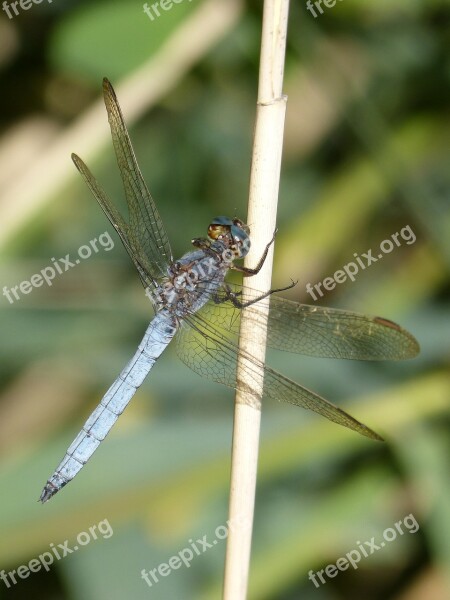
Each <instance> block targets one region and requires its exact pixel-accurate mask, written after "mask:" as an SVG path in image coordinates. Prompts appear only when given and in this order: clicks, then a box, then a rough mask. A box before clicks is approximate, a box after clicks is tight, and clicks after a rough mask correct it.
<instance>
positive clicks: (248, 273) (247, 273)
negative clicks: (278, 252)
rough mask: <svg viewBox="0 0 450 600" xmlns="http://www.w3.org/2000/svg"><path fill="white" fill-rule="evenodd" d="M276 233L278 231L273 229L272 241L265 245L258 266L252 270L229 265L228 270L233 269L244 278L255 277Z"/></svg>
mask: <svg viewBox="0 0 450 600" xmlns="http://www.w3.org/2000/svg"><path fill="white" fill-rule="evenodd" d="M277 231H278V229H275V231H274V232H273V236H272V239H271V240H270V242H269V243H268V244H267V245H266V247H265V250H264V252H263V254H262V256H261V258H260V259H259V261H258V264H257V265H256V267H255V268H254V269H251V268H249V267H240V266H238V265H231V267H230V269H233V270H234V271H239V272H240V273H242V274H243V275H244V277H251V276H252V275H256V274H257V273H259V272H260V271H261V269H262V266H263V264H264V262H265V260H266V258H267V253H268V252H269V248H270V246H271V245H272V244H273V243H274V241H275V236H276V235H277Z"/></svg>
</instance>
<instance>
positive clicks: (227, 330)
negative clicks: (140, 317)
mask: <svg viewBox="0 0 450 600" xmlns="http://www.w3.org/2000/svg"><path fill="white" fill-rule="evenodd" d="M103 95H104V101H105V105H106V110H107V113H108V119H109V124H110V128H111V134H112V139H113V144H114V150H115V154H116V159H117V163H118V166H119V170H120V174H121V177H122V181H123V185H124V190H125V196H126V201H127V205H128V220H125V219H124V218H123V217H122V215H121V214H120V213H119V211H118V210H117V209H116V208H115V207H114V205H113V204H112V202H111V201H110V199H109V198H108V196H107V195H106V193H105V192H104V191H103V189H102V188H101V187H100V185H99V184H98V182H97V181H96V179H95V178H94V176H93V175H92V173H91V172H90V170H89V169H88V167H87V166H86V165H85V164H84V162H83V161H82V160H81V159H80V158H79V157H78V156H77V155H75V154H73V155H72V159H73V161H74V163H75V166H76V167H77V169H78V170H79V172H80V173H81V175H82V176H83V178H84V180H85V182H86V183H87V185H88V187H89V188H90V190H91V192H92V193H93V195H94V196H95V198H96V199H97V201H98V202H99V204H100V206H101V208H102V209H103V211H104V212H105V214H106V216H107V217H108V219H109V221H110V223H111V225H112V226H113V227H114V229H115V230H116V232H117V234H118V236H119V238H120V239H121V241H122V243H123V245H124V246H125V249H126V250H127V252H128V254H129V255H130V257H131V259H132V261H133V263H134V265H135V267H136V269H137V271H138V273H139V277H140V279H141V281H142V283H143V285H144V287H145V289H146V293H147V295H148V296H149V297H150V299H151V300H152V304H153V308H154V311H155V316H154V318H153V319H152V321H151V322H150V324H149V326H148V328H147V330H146V332H145V335H144V337H143V339H142V341H141V343H140V344H139V346H138V348H137V351H136V353H135V355H134V356H133V358H132V359H131V360H130V361H129V363H128V364H127V365H126V367H125V368H124V369H123V371H122V372H121V373H120V375H119V376H118V377H117V379H116V380H115V382H114V383H113V384H112V386H111V387H110V388H109V390H108V391H107V392H106V394H105V395H104V397H103V399H102V401H101V402H100V404H99V405H98V407H97V408H96V409H95V410H94V412H93V413H92V414H91V416H90V417H89V418H88V420H87V421H86V423H85V424H84V426H83V428H82V429H81V431H80V433H79V434H78V435H77V437H76V438H75V440H74V441H73V442H72V444H71V445H70V446H69V448H68V449H67V452H66V454H65V456H64V458H63V459H62V461H61V463H60V464H59V465H58V467H57V468H56V470H55V472H54V473H53V475H52V476H51V477H50V479H49V480H48V481H47V483H46V485H45V487H44V489H43V491H42V494H41V496H40V501H41V502H46V501H47V500H49V499H50V498H51V497H52V496H54V495H55V494H56V493H57V492H58V491H59V490H60V489H61V488H63V487H64V486H65V485H66V484H67V483H69V481H71V480H72V479H73V478H74V477H75V475H76V474H77V473H78V472H79V471H80V470H81V469H82V468H83V467H84V465H85V464H86V462H87V461H88V460H89V459H90V457H91V456H92V455H93V453H94V452H95V450H96V449H97V448H98V447H99V445H100V444H101V442H102V441H103V440H104V439H105V437H106V435H107V434H108V432H109V431H110V430H111V428H112V426H113V425H114V424H115V422H116V421H117V419H118V418H119V416H120V415H121V414H122V412H123V411H124V409H125V408H126V406H127V405H128V403H129V402H130V400H131V398H132V397H133V396H134V394H135V393H136V390H137V389H138V388H139V386H140V385H141V384H142V382H143V381H144V379H145V378H146V376H147V375H148V373H149V371H150V369H151V368H152V367H153V365H154V364H155V362H156V361H157V359H158V358H159V357H160V356H161V354H162V353H163V351H164V350H165V349H166V348H167V346H168V345H169V344H170V342H171V341H172V339H173V338H174V337H176V340H177V344H178V345H177V352H178V356H179V357H180V358H181V360H182V361H183V362H184V363H185V364H186V365H188V366H189V367H190V368H191V369H193V370H194V371H195V372H197V373H199V374H200V375H201V376H202V377H205V378H209V379H212V380H214V381H216V382H218V383H222V384H224V385H227V386H229V387H232V388H235V389H239V388H240V387H241V386H243V385H244V384H242V383H240V382H238V381H237V380H236V365H237V359H238V355H239V353H240V352H241V353H242V352H243V351H242V350H239V347H238V345H237V338H238V335H239V324H240V313H241V310H242V309H243V308H245V310H246V311H247V314H248V318H249V319H251V321H252V325H253V327H252V328H251V330H252V335H255V336H258V332H259V330H260V328H261V327H262V326H263V325H262V322H261V317H260V314H261V313H260V311H259V310H258V305H259V304H260V303H262V302H268V303H269V308H270V312H269V316H268V333H267V344H268V346H270V347H272V348H275V349H278V350H283V351H287V352H295V353H299V354H305V355H309V356H316V357H327V358H346V359H357V360H385V359H389V360H398V359H406V358H412V357H414V356H416V355H417V353H418V352H419V345H418V343H417V341H416V340H415V338H414V337H413V336H412V335H411V334H410V333H408V332H407V331H405V330H404V329H402V328H401V327H400V326H399V325H397V324H396V323H393V322H392V321H389V320H387V319H383V318H380V317H370V316H366V315H361V314H357V313H354V312H348V311H344V310H338V309H334V308H325V307H319V306H309V305H306V304H299V303H297V302H292V301H290V300H286V299H284V298H281V297H279V296H273V295H272V294H273V293H274V292H279V291H282V290H270V291H268V292H261V291H257V290H253V291H250V292H248V293H246V296H245V299H244V297H243V294H242V288H241V287H240V286H239V285H236V284H231V283H227V282H226V281H225V277H226V275H227V273H228V271H229V270H236V271H239V272H241V273H242V274H243V276H245V277H250V276H252V275H254V274H256V273H258V271H259V270H260V269H261V267H262V265H263V263H264V260H265V258H266V255H267V252H268V249H269V247H270V245H271V244H272V242H273V239H272V240H270V242H269V243H268V244H267V246H266V248H265V251H264V252H263V254H262V256H261V259H260V260H259V262H258V264H257V265H256V266H255V267H254V268H253V269H251V268H245V267H243V266H239V265H238V264H236V263H235V261H236V260H239V259H241V258H243V257H244V256H245V255H246V254H247V253H248V250H249V248H250V230H249V227H248V226H247V225H246V224H245V223H243V222H242V221H241V220H239V219H237V218H228V217H223V216H221V217H217V218H215V219H213V220H212V221H211V223H210V225H209V227H208V237H207V238H196V239H194V240H192V244H193V246H194V250H192V251H190V252H188V253H187V254H185V255H184V256H182V257H181V258H180V259H178V260H174V259H173V256H172V251H171V248H170V244H169V240H168V237H167V234H166V232H165V230H164V226H163V224H162V221H161V218H160V216H159V214H158V210H157V208H156V205H155V202H154V200H153V198H152V197H151V195H150V192H149V191H148V188H147V186H146V184H145V182H144V179H143V177H142V174H141V172H140V170H139V166H138V164H137V161H136V157H135V154H134V151H133V147H132V145H131V141H130V138H129V135H128V131H127V128H126V125H125V122H124V119H123V115H122V112H121V109H120V106H119V103H118V101H117V97H116V95H115V92H114V90H113V88H112V86H111V84H110V82H109V81H108V80H107V79H104V81H103ZM292 285H294V284H292ZM288 287H292V286H288ZM283 289H288V288H283ZM255 339H257V337H256V338H255ZM244 357H245V359H246V360H245V365H246V366H245V369H246V379H247V382H248V381H250V382H251V381H253V380H254V381H255V382H256V381H257V379H258V375H259V373H260V372H261V369H263V371H264V389H263V398H264V397H266V398H271V399H273V400H279V401H283V402H287V403H290V404H294V405H296V406H301V407H303V408H307V409H309V410H312V411H314V412H316V413H318V414H320V415H322V416H324V417H326V418H327V419H329V420H330V421H334V422H335V423H338V424H340V425H343V426H345V427H348V428H349V429H352V430H354V431H356V432H358V433H360V434H362V435H365V436H367V437H369V438H372V439H374V440H382V438H381V437H380V436H379V435H378V434H377V433H375V432H374V431H373V430H372V429H370V428H369V427H367V426H366V425H364V424H362V423H360V422H359V421H357V420H356V419H355V418H353V417H352V416H350V415H349V414H348V413H347V412H345V411H344V410H342V409H340V408H338V407H337V406H335V405H334V404H332V403H331V402H328V401H327V400H325V399H324V398H321V397H320V396H319V395H317V394H315V393H314V392H312V391H310V390H308V389H306V388H304V387H303V386H301V385H299V384H298V383H295V382H294V381H292V380H290V379H288V378H287V377H284V376H283V375H281V374H280V373H278V372H277V371H275V370H273V369H271V368H270V367H268V366H267V365H265V364H262V363H260V361H258V360H257V359H256V358H255V357H253V356H251V355H250V354H248V353H245V354H244ZM255 387H256V385H255ZM245 391H246V393H247V394H250V396H251V394H252V390H251V389H249V385H248V383H246V384H245ZM253 394H255V392H253ZM255 399H256V398H255Z"/></svg>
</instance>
